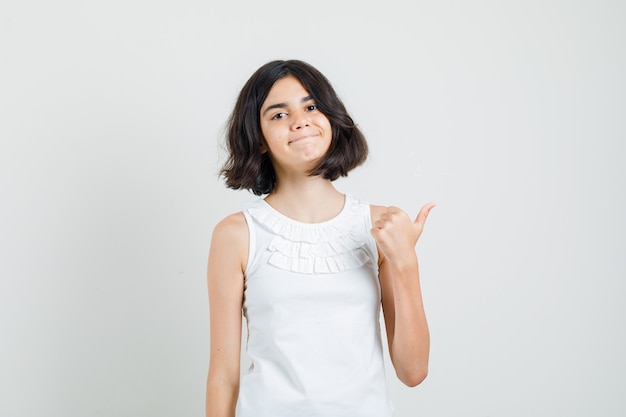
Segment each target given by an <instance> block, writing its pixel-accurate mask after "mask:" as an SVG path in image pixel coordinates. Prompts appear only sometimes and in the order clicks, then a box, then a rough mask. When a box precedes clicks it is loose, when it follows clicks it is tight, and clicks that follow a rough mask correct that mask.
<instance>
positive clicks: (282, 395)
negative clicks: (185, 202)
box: [236, 195, 393, 417]
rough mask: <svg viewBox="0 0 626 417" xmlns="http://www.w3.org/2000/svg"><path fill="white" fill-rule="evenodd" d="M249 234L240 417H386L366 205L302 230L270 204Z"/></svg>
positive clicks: (250, 213)
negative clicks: (247, 360) (244, 369)
mask: <svg viewBox="0 0 626 417" xmlns="http://www.w3.org/2000/svg"><path fill="white" fill-rule="evenodd" d="M243 214H244V216H245V218H246V221H247V224H248V229H249V233H250V247H249V257H248V265H247V268H246V271H245V279H244V280H245V283H244V284H245V286H244V302H243V314H244V316H245V317H246V322H247V330H248V339H247V353H248V356H249V358H250V359H251V361H252V364H251V366H250V369H248V371H247V372H246V373H245V374H244V375H243V376H242V379H241V384H240V391H239V399H238V404H237V413H236V415H237V417H322V416H323V417H338V416H351V417H352V416H353V417H389V416H391V415H392V414H393V407H392V405H391V401H390V399H389V396H388V393H387V386H386V382H385V369H384V362H383V350H382V341H381V334H380V321H379V319H380V306H381V292H380V283H379V280H378V254H377V251H376V243H375V241H374V239H373V237H372V236H371V234H370V230H371V227H372V224H371V223H372V222H371V216H370V207H369V205H368V204H366V203H364V202H361V201H359V200H357V199H356V198H354V197H352V196H349V195H346V196H345V203H344V207H343V209H342V211H341V212H340V213H339V214H338V215H337V216H336V217H334V218H332V219H331V220H328V221H325V222H321V223H302V222H298V221H295V220H293V219H291V218H289V217H286V216H285V215H283V214H281V213H280V212H278V211H277V210H275V209H274V208H273V207H272V206H270V205H269V204H268V203H267V202H266V201H265V200H263V199H258V200H256V201H255V202H253V203H251V204H248V205H247V206H246V207H245V208H244V210H243Z"/></svg>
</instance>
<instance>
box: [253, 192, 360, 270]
mask: <svg viewBox="0 0 626 417" xmlns="http://www.w3.org/2000/svg"><path fill="white" fill-rule="evenodd" d="M360 206H361V204H360V203H359V201H358V200H356V199H355V198H353V197H352V196H350V195H348V194H346V195H345V203H344V206H343V208H342V210H341V211H340V212H339V213H338V214H337V215H336V216H335V217H333V218H331V219H329V220H326V221H324V222H319V223H305V222H300V221H297V220H294V219H292V218H290V217H287V216H285V215H284V214H282V213H281V212H279V211H278V210H276V209H275V208H274V207H272V206H271V205H270V204H268V203H267V202H266V201H265V200H263V199H259V200H258V201H257V203H256V204H253V205H251V206H249V207H248V209H247V210H248V213H249V214H250V215H251V216H252V217H253V218H254V219H256V220H257V221H258V222H259V223H260V224H261V225H262V227H264V228H266V229H267V230H269V231H271V232H272V233H273V234H274V235H275V236H274V237H273V238H272V240H271V241H270V243H269V245H268V246H267V250H268V251H269V252H270V256H269V258H268V262H269V263H270V264H271V265H273V266H275V267H277V268H280V269H282V270H286V271H292V272H298V273H303V274H331V273H337V272H341V271H346V270H350V269H355V268H358V267H360V266H362V265H364V264H365V263H366V262H367V261H368V259H369V255H368V253H367V250H366V248H365V246H366V245H367V242H366V241H365V239H363V238H362V237H361V236H362V234H360V233H359V232H360V231H361V230H362V229H363V216H362V214H361V215H359V211H360Z"/></svg>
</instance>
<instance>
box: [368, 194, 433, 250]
mask: <svg viewBox="0 0 626 417" xmlns="http://www.w3.org/2000/svg"><path fill="white" fill-rule="evenodd" d="M433 207H435V203H432V202H431V203H427V204H425V205H424V206H423V207H422V208H421V210H420V211H419V213H418V215H417V217H416V218H415V220H411V218H410V217H409V215H408V214H406V213H405V212H404V211H402V210H401V209H399V208H398V207H386V208H384V207H383V208H381V210H379V212H380V216H379V217H378V219H376V220H375V222H374V224H373V228H372V236H374V240H376V243H377V244H378V247H379V248H380V250H381V251H382V253H383V254H384V255H385V257H386V258H387V259H388V260H389V261H392V262H393V261H395V260H399V261H401V260H402V259H406V256H415V245H416V244H417V240H418V239H419V237H420V236H421V235H422V231H423V230H424V224H425V223H426V218H427V217H428V213H430V210H431V209H432V208H433Z"/></svg>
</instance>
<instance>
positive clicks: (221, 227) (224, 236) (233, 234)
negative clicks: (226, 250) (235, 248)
mask: <svg viewBox="0 0 626 417" xmlns="http://www.w3.org/2000/svg"><path fill="white" fill-rule="evenodd" d="M212 241H213V242H214V243H215V242H216V241H219V243H231V244H236V243H240V244H241V243H245V244H246V245H247V241H248V224H247V222H246V218H245V217H244V215H243V212H237V213H233V214H231V215H229V216H227V217H225V218H223V219H222V220H221V221H220V222H219V223H217V224H216V225H215V228H214V229H213V237H212Z"/></svg>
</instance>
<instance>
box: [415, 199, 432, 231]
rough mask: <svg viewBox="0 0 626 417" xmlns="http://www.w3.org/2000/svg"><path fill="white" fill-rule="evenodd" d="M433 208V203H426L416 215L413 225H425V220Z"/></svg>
mask: <svg viewBox="0 0 626 417" xmlns="http://www.w3.org/2000/svg"><path fill="white" fill-rule="evenodd" d="M433 207H435V203H433V202H430V203H426V204H425V205H424V207H422V208H421V210H420V212H419V213H418V215H417V217H416V218H415V221H414V222H413V223H415V224H420V225H423V224H424V223H426V218H427V217H428V214H429V213H430V210H432V208H433Z"/></svg>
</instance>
